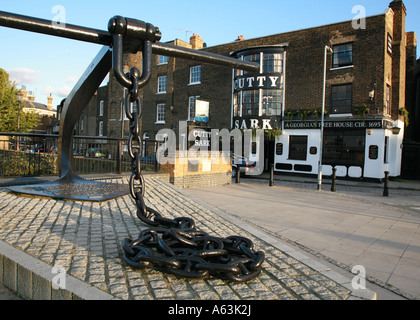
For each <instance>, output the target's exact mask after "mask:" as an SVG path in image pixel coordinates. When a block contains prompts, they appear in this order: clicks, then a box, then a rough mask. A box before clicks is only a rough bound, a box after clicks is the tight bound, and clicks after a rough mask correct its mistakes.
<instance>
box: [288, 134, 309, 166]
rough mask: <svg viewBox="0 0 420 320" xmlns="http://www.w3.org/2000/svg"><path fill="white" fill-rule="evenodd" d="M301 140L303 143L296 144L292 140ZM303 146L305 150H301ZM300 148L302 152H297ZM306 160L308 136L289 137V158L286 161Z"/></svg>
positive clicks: (296, 142)
mask: <svg viewBox="0 0 420 320" xmlns="http://www.w3.org/2000/svg"><path fill="white" fill-rule="evenodd" d="M298 139H302V140H305V142H298V141H293V140H298ZM303 145H305V148H303ZM299 148H302V150H298V149H299ZM303 149H305V151H303ZM307 159H308V136H305V135H290V136H289V157H288V160H296V161H306V160H307Z"/></svg>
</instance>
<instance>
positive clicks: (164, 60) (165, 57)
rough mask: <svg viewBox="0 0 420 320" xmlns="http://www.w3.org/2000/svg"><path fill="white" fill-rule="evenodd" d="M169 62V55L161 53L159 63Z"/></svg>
mask: <svg viewBox="0 0 420 320" xmlns="http://www.w3.org/2000/svg"><path fill="white" fill-rule="evenodd" d="M162 64H168V56H164V55H159V57H158V65H162Z"/></svg>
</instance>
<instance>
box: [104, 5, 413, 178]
mask: <svg viewBox="0 0 420 320" xmlns="http://www.w3.org/2000/svg"><path fill="white" fill-rule="evenodd" d="M385 9H386V10H385ZM384 10H385V11H384V13H382V14H378V15H374V16H369V17H366V19H365V21H364V23H363V24H361V25H358V24H357V23H356V24H355V23H354V21H353V20H349V21H344V22H338V23H333V24H328V25H324V26H318V27H313V28H308V29H302V30H297V31H291V32H285V33H278V34H273V35H269V36H262V37H259V38H254V39H247V40H246V39H244V38H243V37H242V36H240V37H238V39H237V40H235V41H232V42H230V43H225V44H221V45H217V46H212V47H207V46H206V45H205V43H204V42H203V40H202V39H201V37H200V36H198V35H196V34H194V35H193V36H192V37H191V39H190V43H186V42H184V41H182V40H179V39H176V40H174V41H173V43H174V44H175V45H182V46H185V47H189V48H192V49H197V50H202V51H208V52H213V53H217V54H222V55H225V56H231V57H235V58H237V59H243V60H248V61H254V62H258V63H259V64H260V70H259V72H257V73H248V72H243V71H240V70H232V69H229V68H224V67H217V66H212V65H208V64H204V63H203V64H201V63H197V62H195V61H190V60H184V59H180V58H174V57H164V56H159V55H155V60H154V65H153V69H152V76H151V79H150V81H149V84H147V85H146V86H145V87H144V88H143V89H142V90H141V92H140V96H141V101H142V108H143V110H144V112H143V120H142V136H143V138H144V140H147V139H150V140H153V139H156V140H162V139H164V137H163V135H162V134H159V131H160V130H161V129H171V130H173V131H174V132H175V134H176V135H177V139H178V141H179V142H178V146H181V145H182V141H181V140H182V139H185V136H188V135H185V134H182V137H181V134H180V133H179V132H182V131H183V130H180V126H181V124H182V126H184V125H185V123H187V127H188V128H195V127H197V126H198V127H200V126H201V127H203V128H204V129H205V130H206V131H207V132H209V131H211V129H219V130H221V129H229V130H233V129H235V128H238V129H240V130H243V131H244V130H247V129H263V130H264V131H265V139H264V155H263V156H262V157H261V155H260V154H258V153H259V152H260V150H261V148H259V147H258V146H256V143H255V142H254V143H252V146H251V147H250V148H249V150H250V154H247V155H244V156H245V157H247V158H248V159H249V160H251V161H252V160H253V159H263V160H262V161H264V168H265V169H268V168H269V165H270V164H274V170H275V171H276V172H284V173H293V174H313V175H315V174H317V173H318V167H319V163H321V164H322V172H323V174H324V175H326V176H328V175H331V174H332V171H333V168H334V167H335V168H336V169H337V171H336V174H337V176H338V177H347V178H374V179H382V178H383V177H384V172H385V171H388V172H389V173H390V176H391V177H395V176H399V175H400V173H401V156H402V151H403V150H402V149H403V139H404V135H405V132H406V124H405V121H404V116H403V115H404V113H405V110H409V111H410V113H413V110H412V109H413V108H415V106H411V105H410V102H409V101H411V100H412V99H407V102H406V94H407V95H409V94H411V95H412V94H413V93H412V92H410V88H409V87H407V88H406V82H409V79H408V77H409V73H408V72H407V70H408V68H409V66H410V65H411V64H413V61H414V63H415V62H416V58H417V53H416V46H417V37H416V34H415V33H414V32H406V30H405V18H406V14H407V9H406V7H405V5H404V3H403V1H401V0H394V1H392V2H390V4H389V6H388V8H384ZM327 49H328V50H327ZM136 59H137V60H136ZM140 61H141V60H140ZM125 64H126V67H127V70H129V67H130V66H132V65H133V64H137V65H138V64H139V57H137V56H130V57H127V58H126V63H125ZM324 87H325V91H324ZM108 91H109V96H110V97H109V99H108V101H109V102H108V103H107V105H106V106H105V108H108V109H107V110H108V113H107V114H108V117H109V121H108V122H107V124H106V125H105V126H104V127H105V128H106V130H107V132H106V133H105V134H104V135H107V136H113V134H115V135H117V136H119V135H120V134H121V128H122V124H121V122H119V119H121V110H120V108H118V106H119V105H120V103H121V97H123V92H124V91H123V88H122V87H121V86H119V84H118V83H117V82H116V81H115V78H114V77H113V76H111V77H110V82H109V84H108ZM324 97H325V98H324ZM199 101H202V102H205V106H206V110H207V113H206V121H205V122H204V123H197V122H196V121H195V120H196V117H195V116H196V109H195V108H196V102H199ZM324 101H325V104H324V106H325V107H324V110H325V112H324V126H323V130H321V123H322V109H323V102H324ZM113 104H114V105H113ZM417 112H419V111H417ZM127 126H128V123H125V131H126V132H127V131H128V127H127ZM321 135H322V136H323V138H322V141H321Z"/></svg>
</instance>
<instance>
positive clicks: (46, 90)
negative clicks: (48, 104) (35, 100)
mask: <svg viewBox="0 0 420 320" xmlns="http://www.w3.org/2000/svg"><path fill="white" fill-rule="evenodd" d="M53 92H54V88H53V87H52V86H51V85H49V86H46V87H45V88H44V89H43V90H42V94H45V95H50V94H51V93H53Z"/></svg>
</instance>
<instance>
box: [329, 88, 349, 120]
mask: <svg viewBox="0 0 420 320" xmlns="http://www.w3.org/2000/svg"><path fill="white" fill-rule="evenodd" d="M351 104H352V85H351V84H344V85H337V86H332V88H331V106H332V107H331V113H351Z"/></svg>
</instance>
